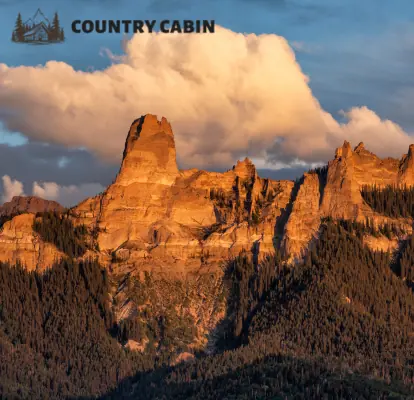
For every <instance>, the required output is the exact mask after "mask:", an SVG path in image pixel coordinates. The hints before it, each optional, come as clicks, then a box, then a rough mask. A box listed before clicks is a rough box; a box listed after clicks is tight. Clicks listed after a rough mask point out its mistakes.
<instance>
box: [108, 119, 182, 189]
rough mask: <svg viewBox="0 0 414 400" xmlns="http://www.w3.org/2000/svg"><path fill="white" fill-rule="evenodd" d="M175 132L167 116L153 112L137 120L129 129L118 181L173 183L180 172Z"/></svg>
mask: <svg viewBox="0 0 414 400" xmlns="http://www.w3.org/2000/svg"><path fill="white" fill-rule="evenodd" d="M178 173H179V172H178V167H177V162H176V151H175V142H174V135H173V132H172V129H171V125H170V123H169V122H168V121H167V119H166V118H164V117H163V118H162V119H161V121H159V120H158V118H157V116H155V115H152V114H147V115H144V116H142V117H140V118H138V119H137V120H135V121H134V122H133V123H132V125H131V128H130V130H129V133H128V136H127V140H126V143H125V149H124V154H123V160H122V165H121V169H120V171H119V174H118V177H117V179H116V184H119V185H124V186H125V185H129V184H131V183H134V182H139V183H160V184H164V185H172V184H173V183H174V182H175V179H176V177H177V176H178Z"/></svg>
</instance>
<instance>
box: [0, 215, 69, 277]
mask: <svg viewBox="0 0 414 400" xmlns="http://www.w3.org/2000/svg"><path fill="white" fill-rule="evenodd" d="M34 219H35V215H34V214H22V215H18V216H16V217H14V218H13V219H12V220H10V221H7V222H5V223H4V225H3V226H2V227H1V228H0V261H3V262H10V263H11V264H12V265H14V264H16V263H18V262H20V263H22V264H23V265H24V266H25V267H26V268H27V270H28V271H44V270H45V269H46V268H48V267H50V266H51V265H52V264H53V263H54V262H56V261H58V260H60V259H61V258H62V257H64V255H63V254H62V253H61V252H60V251H59V250H58V249H57V248H56V247H55V246H54V245H52V244H50V243H45V242H43V241H42V240H41V239H40V237H39V235H38V234H37V233H35V232H33V222H34Z"/></svg>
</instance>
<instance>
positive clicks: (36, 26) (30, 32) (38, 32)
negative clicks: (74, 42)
mask: <svg viewBox="0 0 414 400" xmlns="http://www.w3.org/2000/svg"><path fill="white" fill-rule="evenodd" d="M64 40H65V33H64V31H63V28H62V27H61V26H60V21H59V15H58V13H57V12H56V13H55V15H54V17H53V20H52V22H50V21H49V19H47V18H46V17H45V15H44V14H43V13H42V11H41V10H40V8H38V9H37V11H36V13H35V14H34V15H33V17H32V18H29V19H28V20H27V21H25V22H23V19H22V16H21V14H20V13H19V14H18V15H17V18H16V23H15V26H14V30H13V33H12V41H13V42H16V43H28V44H52V43H61V42H63V41H64Z"/></svg>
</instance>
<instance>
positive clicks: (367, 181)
mask: <svg viewBox="0 0 414 400" xmlns="http://www.w3.org/2000/svg"><path fill="white" fill-rule="evenodd" d="M413 184H414V146H413V145H411V146H410V147H409V150H408V153H407V154H404V155H403V156H402V158H401V160H397V159H393V158H385V159H381V158H379V157H377V156H376V155H375V154H373V153H371V152H369V151H368V150H366V149H365V146H364V144H363V143H359V144H358V145H357V146H356V147H355V148H354V150H352V148H351V145H350V143H348V142H346V141H345V142H344V144H343V146H342V147H339V148H337V149H336V152H335V158H334V159H333V160H331V161H329V163H328V165H327V168H326V169H325V170H322V171H319V174H317V173H316V172H315V173H313V174H305V175H304V179H303V181H302V183H301V185H300V187H299V191H298V196H297V198H296V200H295V202H294V204H293V210H292V213H291V214H290V217H289V220H288V222H287V224H286V228H285V235H284V243H283V244H284V247H283V248H284V251H285V254H287V255H288V256H290V257H291V259H293V258H295V257H298V256H300V255H303V253H304V252H305V251H306V249H307V248H308V245H309V243H310V242H311V240H312V239H313V238H316V237H317V231H318V229H319V225H320V218H321V217H332V218H338V219H340V218H343V219H352V220H354V219H356V220H359V221H365V220H366V218H367V217H369V218H370V219H372V220H373V221H374V223H376V224H383V223H385V222H392V223H396V224H397V225H404V227H405V229H406V230H411V225H412V221H410V220H405V221H401V220H398V221H397V220H392V219H391V218H387V217H385V216H383V215H379V214H377V213H375V212H374V211H373V210H372V209H371V208H370V207H369V206H368V204H366V202H365V201H364V199H363V198H362V195H361V189H362V187H363V186H365V185H368V186H372V185H376V186H377V187H385V186H387V185H395V186H401V185H407V186H412V185H413Z"/></svg>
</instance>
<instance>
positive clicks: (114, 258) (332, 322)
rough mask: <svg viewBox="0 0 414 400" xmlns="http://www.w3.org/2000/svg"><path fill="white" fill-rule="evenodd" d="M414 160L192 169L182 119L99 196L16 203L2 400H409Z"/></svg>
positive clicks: (140, 151)
mask: <svg viewBox="0 0 414 400" xmlns="http://www.w3.org/2000/svg"><path fill="white" fill-rule="evenodd" d="M413 152H414V147H413V146H412V145H411V146H410V147H409V149H408V152H407V154H404V155H402V157H401V159H392V158H385V159H381V158H379V157H377V156H376V155H375V154H373V153H371V152H369V151H368V150H366V149H365V146H364V145H363V143H360V144H358V145H357V146H356V147H355V148H352V147H351V145H350V144H349V143H348V142H344V144H343V146H341V147H339V148H338V149H336V151H335V155H334V158H333V159H332V160H331V161H329V163H328V164H327V165H326V166H324V167H322V168H317V169H314V170H310V171H308V172H307V173H305V174H304V175H303V176H302V177H301V179H298V180H296V181H288V180H281V181H277V180H271V179H263V178H261V177H260V176H259V175H258V173H257V170H256V168H255V166H254V164H253V163H252V162H251V160H249V159H247V158H246V159H245V160H242V161H237V163H236V164H235V165H234V166H233V167H232V168H231V169H229V170H228V171H226V172H223V173H218V172H217V173H216V172H207V171H202V170H196V169H190V170H180V169H179V168H178V166H177V163H176V148H175V141H174V134H173V130H172V127H171V125H170V123H169V122H168V121H167V120H166V119H165V118H162V119H161V120H159V119H158V118H157V117H156V116H154V115H145V116H142V117H140V118H138V119H137V120H135V121H134V122H133V123H132V125H131V127H130V130H129V132H128V134H127V138H126V142H125V149H124V153H123V158H122V163H121V166H120V169H119V173H118V175H117V176H116V178H115V180H114V181H113V183H112V184H111V185H110V186H109V187H108V188H107V189H106V190H105V191H104V192H103V193H101V194H99V195H97V196H95V197H93V198H88V199H86V200H84V201H83V202H81V203H80V204H78V205H77V206H75V207H73V208H72V209H70V210H61V209H60V208H59V207H58V206H57V205H56V204H53V203H44V204H42V205H38V206H39V207H37V208H36V207H34V206H33V204H37V203H36V201H34V200H30V199H16V200H13V201H12V205H5V206H3V207H5V210H9V211H7V215H8V216H7V221H6V222H5V223H4V224H3V226H2V227H1V228H0V348H1V349H2V351H1V352H0V376H2V377H3V376H4V377H5V378H4V379H2V380H1V382H0V395H4V396H5V397H13V398H14V397H17V398H48V397H49V398H68V397H69V398H75V397H80V398H96V397H97V396H98V397H99V396H101V397H104V398H131V399H132V398H138V397H139V398H143V399H152V398H154V399H155V398H183V399H186V398H194V399H199V398H203V399H208V398H211V399H213V398H226V397H227V398H255V397H256V398H266V397H270V396H273V398H289V399H290V398H292V399H293V398H309V399H319V398H324V397H325V398H341V399H342V398H344V399H354V398H364V399H370V398H375V399H388V398H410V396H412V394H413V393H414V387H413V382H414V370H413V354H414V342H413V338H414V336H413V332H414V314H413V312H414V294H413V288H414V267H413V265H414V236H413V235H412V233H413V232H412V225H413V217H414V170H413V168H414V161H413V157H414V154H413ZM33 202H34V203H33ZM32 203H33V204H32ZM39 208H40V209H39ZM35 211H36V214H35V213H34V212H35ZM20 212H23V213H22V214H20ZM15 213H16V214H17V213H19V215H14V214H15ZM411 398H412V397H411Z"/></svg>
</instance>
